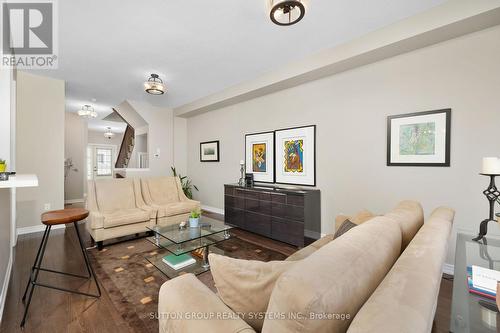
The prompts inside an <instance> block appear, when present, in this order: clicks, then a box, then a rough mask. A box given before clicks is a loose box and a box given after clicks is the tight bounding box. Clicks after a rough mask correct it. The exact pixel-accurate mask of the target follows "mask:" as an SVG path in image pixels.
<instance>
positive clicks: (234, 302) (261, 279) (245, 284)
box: [208, 253, 295, 332]
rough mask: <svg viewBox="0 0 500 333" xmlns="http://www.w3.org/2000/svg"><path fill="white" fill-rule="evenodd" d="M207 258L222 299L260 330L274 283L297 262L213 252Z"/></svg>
mask: <svg viewBox="0 0 500 333" xmlns="http://www.w3.org/2000/svg"><path fill="white" fill-rule="evenodd" d="M208 260H209V262H210V270H211V272H212V276H213V278H214V282H215V287H216V288H217V292H218V295H219V297H220V299H221V300H222V301H223V302H224V303H225V304H226V305H227V306H229V307H230V308H231V309H232V310H233V311H234V312H236V313H238V315H240V316H241V318H242V319H243V320H244V321H245V322H247V323H248V324H249V325H250V326H252V327H253V328H254V329H255V330H256V331H258V332H260V331H261V330H262V325H263V324H264V319H265V313H266V310H267V306H268V304H269V299H270V298H271V293H272V291H273V289H274V284H275V283H276V281H277V280H278V278H279V277H280V276H281V274H282V273H284V272H285V271H286V270H288V269H289V268H290V267H292V265H294V264H295V262H293V261H269V262H262V261H256V260H242V259H233V258H229V257H226V256H221V255H217V254H214V253H210V254H209V255H208Z"/></svg>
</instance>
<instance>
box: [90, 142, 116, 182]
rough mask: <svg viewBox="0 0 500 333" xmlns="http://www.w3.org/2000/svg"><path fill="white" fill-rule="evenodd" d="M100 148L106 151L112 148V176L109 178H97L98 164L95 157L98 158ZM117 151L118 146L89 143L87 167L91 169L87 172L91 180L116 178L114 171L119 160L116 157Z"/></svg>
mask: <svg viewBox="0 0 500 333" xmlns="http://www.w3.org/2000/svg"><path fill="white" fill-rule="evenodd" d="M89 148H90V149H91V156H90V165H89V156H88V153H89V150H88V149H89ZM98 148H104V149H109V148H111V175H109V176H97V175H96V168H97V164H96V161H95V156H96V150H97V149H98ZM117 150H118V147H117V146H116V145H110V144H97V143H89V144H88V145H87V167H90V168H89V169H88V170H87V178H89V179H91V180H93V179H96V178H100V179H103V178H113V177H114V170H115V163H116V158H117V156H116V151H117Z"/></svg>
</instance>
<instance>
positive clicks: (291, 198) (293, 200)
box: [286, 194, 304, 207]
mask: <svg viewBox="0 0 500 333" xmlns="http://www.w3.org/2000/svg"><path fill="white" fill-rule="evenodd" d="M286 203H287V204H288V205H293V206H302V207H304V196H303V195H296V194H287V196H286Z"/></svg>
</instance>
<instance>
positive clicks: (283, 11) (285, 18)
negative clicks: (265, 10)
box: [270, 0, 306, 25]
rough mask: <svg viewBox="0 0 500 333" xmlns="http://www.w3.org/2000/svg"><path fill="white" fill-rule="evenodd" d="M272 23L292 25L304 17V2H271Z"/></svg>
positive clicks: (272, 0)
mask: <svg viewBox="0 0 500 333" xmlns="http://www.w3.org/2000/svg"><path fill="white" fill-rule="evenodd" d="M270 4H271V13H270V17H271V21H273V22H274V23H275V24H277V25H292V24H295V23H297V22H299V21H300V20H302V18H303V17H304V15H305V13H306V7H305V6H304V0H271V3H270Z"/></svg>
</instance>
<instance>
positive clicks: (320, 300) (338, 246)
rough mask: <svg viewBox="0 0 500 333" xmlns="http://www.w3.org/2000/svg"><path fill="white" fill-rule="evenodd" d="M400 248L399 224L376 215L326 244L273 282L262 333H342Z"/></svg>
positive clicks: (385, 272) (387, 269)
mask: <svg viewBox="0 0 500 333" xmlns="http://www.w3.org/2000/svg"><path fill="white" fill-rule="evenodd" d="M400 250H401V231H400V228H399V226H398V225H397V224H395V223H394V221H392V220H390V219H388V218H386V217H382V216H381V217H375V218H373V219H371V220H370V221H368V222H366V223H364V224H362V225H360V226H358V227H356V228H354V229H352V230H351V231H349V232H348V233H346V234H345V235H343V236H342V237H339V238H338V239H336V240H335V241H332V242H329V243H328V244H326V245H325V246H323V247H321V248H320V249H319V250H317V251H316V252H315V253H313V254H311V255H310V256H309V257H308V258H306V259H304V260H301V261H299V262H297V263H296V265H294V266H293V267H291V268H290V269H288V270H287V271H286V272H284V273H283V274H282V275H281V277H280V278H279V279H278V281H277V282H276V285H275V287H274V289H273V292H272V294H271V299H270V301H269V306H268V309H267V311H268V318H267V319H266V320H265V321H264V326H263V329H262V332H265V333H267V332H270V333H271V332H272V333H284V332H315V333H322V332H325V333H326V332H328V333H331V332H345V331H346V330H347V327H348V326H349V323H350V321H351V320H352V318H353V317H354V316H355V315H356V313H357V312H358V310H359V309H360V308H361V306H362V305H363V303H364V302H365V301H366V300H367V299H368V298H369V297H370V295H371V293H372V292H373V291H374V290H375V289H376V287H377V286H378V285H379V283H380V282H381V281H382V279H383V278H384V276H385V275H386V274H387V272H388V271H389V270H390V268H391V267H392V265H393V264H394V262H395V261H396V259H397V258H398V256H399V254H400ZM280 314H285V317H284V318H283V316H281V315H280Z"/></svg>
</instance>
